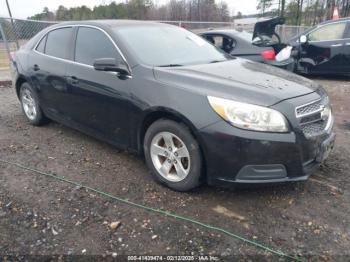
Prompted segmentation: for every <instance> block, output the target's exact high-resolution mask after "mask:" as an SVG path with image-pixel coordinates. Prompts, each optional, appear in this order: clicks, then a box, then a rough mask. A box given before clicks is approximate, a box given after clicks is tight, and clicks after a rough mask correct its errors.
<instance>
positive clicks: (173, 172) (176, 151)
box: [150, 132, 191, 182]
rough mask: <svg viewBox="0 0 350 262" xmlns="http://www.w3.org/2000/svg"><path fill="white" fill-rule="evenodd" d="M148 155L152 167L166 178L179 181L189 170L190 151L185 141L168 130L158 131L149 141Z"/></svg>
mask: <svg viewBox="0 0 350 262" xmlns="http://www.w3.org/2000/svg"><path fill="white" fill-rule="evenodd" d="M150 150H151V152H150V155H151V158H152V162H153V165H154V167H155V168H156V169H157V171H158V173H159V174H160V175H161V176H162V177H164V178H165V179H166V180H168V181H171V182H179V181H182V180H183V179H185V178H186V177H187V175H188V173H189V171H190V167H191V162H190V153H189V151H188V149H187V147H186V145H185V143H184V142H183V141H182V140H181V139H180V138H179V137H178V136H176V135H174V134H172V133H170V132H160V133H158V134H157V135H155V136H154V138H153V139H152V142H151V147H150Z"/></svg>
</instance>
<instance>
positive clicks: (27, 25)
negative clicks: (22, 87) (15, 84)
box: [0, 17, 55, 70]
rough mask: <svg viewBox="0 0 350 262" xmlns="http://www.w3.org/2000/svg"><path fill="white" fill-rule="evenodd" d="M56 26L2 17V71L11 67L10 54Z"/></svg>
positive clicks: (0, 36) (0, 64)
mask: <svg viewBox="0 0 350 262" xmlns="http://www.w3.org/2000/svg"><path fill="white" fill-rule="evenodd" d="M53 24H55V22H44V21H35V20H24V19H10V18H4V17H0V33H1V34H0V70H1V69H3V68H8V67H9V61H10V60H9V59H10V52H13V51H16V50H17V49H18V48H19V47H20V46H22V45H24V44H25V43H26V42H27V41H28V40H29V39H31V38H32V37H33V36H34V35H36V34H37V33H38V32H40V31H41V30H43V29H44V28H46V27H48V26H50V25H53Z"/></svg>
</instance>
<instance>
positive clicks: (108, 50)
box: [74, 27, 121, 66]
mask: <svg viewBox="0 0 350 262" xmlns="http://www.w3.org/2000/svg"><path fill="white" fill-rule="evenodd" d="M99 58H116V59H117V60H121V56H120V54H119V52H118V51H117V49H116V48H115V46H114V45H113V43H112V41H111V40H110V39H109V38H108V37H107V36H106V34H105V33H103V32H101V31H100V30H98V29H95V28H89V27H79V29H78V34H77V40H76V44H75V58H74V61H76V62H78V63H81V64H85V65H90V66H92V65H93V63H94V61H95V59H99Z"/></svg>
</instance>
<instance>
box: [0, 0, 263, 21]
mask: <svg viewBox="0 0 350 262" xmlns="http://www.w3.org/2000/svg"><path fill="white" fill-rule="evenodd" d="M8 1H9V4H10V6H11V11H12V16H13V17H16V18H27V17H28V16H32V15H34V14H37V13H40V12H41V11H42V10H43V8H44V7H45V6H47V7H48V8H49V9H50V10H56V9H57V7H58V6H59V5H64V6H65V7H73V6H81V5H86V6H89V7H90V8H92V7H94V6H95V5H100V4H108V3H110V2H112V0H74V1H73V0H8ZM116 2H123V1H121V0H120V1H118V0H117V1H116ZM155 2H157V3H158V4H162V3H165V2H167V0H156V1H155ZM242 2H243V1H242V0H226V3H228V4H229V7H230V9H231V12H233V11H234V13H237V12H238V11H241V12H242V13H243V14H254V13H256V5H257V4H256V0H245V1H244V4H242ZM0 16H8V13H7V9H6V2H5V0H0Z"/></svg>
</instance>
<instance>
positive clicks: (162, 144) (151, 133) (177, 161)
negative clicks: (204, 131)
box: [144, 119, 202, 191]
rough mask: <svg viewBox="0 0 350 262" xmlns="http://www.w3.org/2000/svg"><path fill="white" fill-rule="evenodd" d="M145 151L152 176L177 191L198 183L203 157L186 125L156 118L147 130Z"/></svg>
mask: <svg viewBox="0 0 350 262" xmlns="http://www.w3.org/2000/svg"><path fill="white" fill-rule="evenodd" d="M144 153H145V159H146V163H147V165H148V167H149V168H150V169H151V171H152V173H153V175H154V176H155V178H156V179H157V180H158V181H160V182H161V183H163V184H166V185H167V186H168V187H170V188H172V189H175V190H178V191H188V190H191V189H193V188H195V187H197V186H198V185H199V184H200V177H201V169H202V168H201V167H202V158H201V152H200V148H199V146H198V143H197V141H196V140H195V138H194V137H193V136H192V134H191V133H190V131H189V130H188V128H187V127H186V126H185V125H183V124H180V123H177V122H175V121H171V120H165V119H162V120H158V121H156V122H155V123H153V124H152V125H151V126H150V127H149V128H148V130H147V132H146V135H145V139H144Z"/></svg>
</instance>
